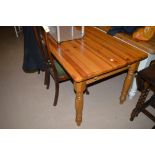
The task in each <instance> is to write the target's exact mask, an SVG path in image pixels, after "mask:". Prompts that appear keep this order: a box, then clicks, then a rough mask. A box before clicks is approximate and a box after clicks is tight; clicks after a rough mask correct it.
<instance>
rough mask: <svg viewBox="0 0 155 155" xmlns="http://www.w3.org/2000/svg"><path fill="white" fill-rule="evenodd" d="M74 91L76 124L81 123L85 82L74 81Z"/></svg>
mask: <svg viewBox="0 0 155 155" xmlns="http://www.w3.org/2000/svg"><path fill="white" fill-rule="evenodd" d="M74 88H75V91H76V99H75V109H76V123H77V126H80V125H81V122H82V110H83V92H84V90H85V88H86V84H85V82H80V83H74Z"/></svg>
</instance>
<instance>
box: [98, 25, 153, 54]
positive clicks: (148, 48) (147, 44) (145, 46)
mask: <svg viewBox="0 0 155 155" xmlns="http://www.w3.org/2000/svg"><path fill="white" fill-rule="evenodd" d="M98 27H99V28H100V29H101V30H103V31H105V32H108V30H109V29H110V26H98ZM115 36H116V37H117V38H118V39H121V40H122V41H124V42H126V43H128V44H130V45H132V46H134V47H137V48H139V49H141V50H143V51H145V52H147V53H150V54H155V36H154V37H153V38H151V39H150V40H148V41H140V40H139V41H138V40H134V39H133V38H132V35H128V34H126V33H117V34H116V35H115Z"/></svg>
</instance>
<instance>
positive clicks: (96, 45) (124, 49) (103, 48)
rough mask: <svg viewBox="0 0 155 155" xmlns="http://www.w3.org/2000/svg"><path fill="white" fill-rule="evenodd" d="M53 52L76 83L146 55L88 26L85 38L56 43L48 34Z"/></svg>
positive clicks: (136, 60)
mask: <svg viewBox="0 0 155 155" xmlns="http://www.w3.org/2000/svg"><path fill="white" fill-rule="evenodd" d="M48 39H49V41H50V42H49V47H50V49H51V52H52V54H53V55H54V56H55V57H56V59H57V60H58V61H59V62H60V64H62V66H63V67H64V68H65V69H66V71H67V72H68V73H69V74H70V76H71V77H72V78H73V80H74V81H75V82H81V81H85V80H88V79H90V78H93V77H95V76H98V75H101V74H104V73H108V72H111V71H114V70H117V69H120V68H123V67H125V66H128V65H131V64H133V63H135V62H138V61H140V60H142V59H145V58H146V57H147V54H146V53H144V52H142V51H141V50H139V49H136V48H134V47H132V46H130V45H127V44H125V43H123V42H122V41H119V40H117V39H116V38H114V37H112V36H110V35H107V34H105V33H103V32H102V31H100V30H98V29H96V28H94V27H85V36H84V38H82V39H77V40H73V41H67V42H62V43H61V44H57V43H56V42H55V41H54V39H53V38H52V37H51V36H50V35H48Z"/></svg>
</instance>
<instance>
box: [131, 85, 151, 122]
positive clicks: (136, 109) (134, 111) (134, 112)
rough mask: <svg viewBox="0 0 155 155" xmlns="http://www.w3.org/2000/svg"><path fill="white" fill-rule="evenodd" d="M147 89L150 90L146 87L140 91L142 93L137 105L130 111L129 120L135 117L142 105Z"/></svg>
mask: <svg viewBox="0 0 155 155" xmlns="http://www.w3.org/2000/svg"><path fill="white" fill-rule="evenodd" d="M149 91H150V89H148V88H146V89H144V90H143V91H142V93H141V95H140V97H139V99H138V102H137V105H136V107H135V108H134V109H133V111H132V113H131V117H130V121H133V120H134V118H135V117H137V116H138V114H139V113H140V112H141V107H142V106H143V104H144V102H145V100H146V97H147V95H148V93H149Z"/></svg>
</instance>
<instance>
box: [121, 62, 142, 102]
mask: <svg viewBox="0 0 155 155" xmlns="http://www.w3.org/2000/svg"><path fill="white" fill-rule="evenodd" d="M138 65H139V62H136V63H134V64H132V65H130V67H129V69H128V73H127V76H126V78H125V81H124V84H123V89H122V92H121V96H120V103H121V104H123V102H124V101H125V100H126V96H127V94H128V91H129V89H130V86H131V84H132V81H133V78H134V73H135V71H136V70H137V68H138Z"/></svg>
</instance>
